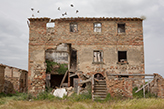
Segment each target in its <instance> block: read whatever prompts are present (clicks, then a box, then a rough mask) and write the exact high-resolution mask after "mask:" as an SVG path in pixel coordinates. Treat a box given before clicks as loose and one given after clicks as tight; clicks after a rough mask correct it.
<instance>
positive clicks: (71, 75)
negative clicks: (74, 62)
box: [69, 73, 77, 77]
mask: <svg viewBox="0 0 164 109" xmlns="http://www.w3.org/2000/svg"><path fill="white" fill-rule="evenodd" d="M76 75H77V74H76V73H75V74H70V76H69V77H73V76H76Z"/></svg>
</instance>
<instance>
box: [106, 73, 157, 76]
mask: <svg viewBox="0 0 164 109" xmlns="http://www.w3.org/2000/svg"><path fill="white" fill-rule="evenodd" d="M107 76H154V74H108V73H107Z"/></svg>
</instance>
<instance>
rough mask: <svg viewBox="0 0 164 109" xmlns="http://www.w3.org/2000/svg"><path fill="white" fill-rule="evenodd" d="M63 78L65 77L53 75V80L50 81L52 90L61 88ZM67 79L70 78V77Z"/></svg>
mask: <svg viewBox="0 0 164 109" xmlns="http://www.w3.org/2000/svg"><path fill="white" fill-rule="evenodd" d="M63 77H64V74H61V75H59V74H51V80H50V83H51V88H56V87H60V83H61V81H62V79H63ZM66 78H68V76H67V77H66ZM64 83H68V79H65V81H64Z"/></svg>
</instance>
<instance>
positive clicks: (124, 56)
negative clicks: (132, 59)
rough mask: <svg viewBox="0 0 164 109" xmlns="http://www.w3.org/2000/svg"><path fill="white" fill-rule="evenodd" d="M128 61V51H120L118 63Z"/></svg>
mask: <svg viewBox="0 0 164 109" xmlns="http://www.w3.org/2000/svg"><path fill="white" fill-rule="evenodd" d="M125 61H127V51H118V62H125Z"/></svg>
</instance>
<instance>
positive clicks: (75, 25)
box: [70, 23, 78, 32]
mask: <svg viewBox="0 0 164 109" xmlns="http://www.w3.org/2000/svg"><path fill="white" fill-rule="evenodd" d="M77 31H78V28H77V23H71V24H70V32H77Z"/></svg>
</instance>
